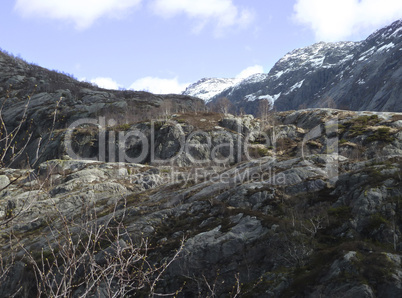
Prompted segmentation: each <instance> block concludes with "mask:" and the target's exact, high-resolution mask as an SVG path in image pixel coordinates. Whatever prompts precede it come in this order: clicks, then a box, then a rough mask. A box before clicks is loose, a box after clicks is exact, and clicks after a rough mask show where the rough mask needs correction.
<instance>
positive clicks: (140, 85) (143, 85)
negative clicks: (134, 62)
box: [129, 77, 189, 94]
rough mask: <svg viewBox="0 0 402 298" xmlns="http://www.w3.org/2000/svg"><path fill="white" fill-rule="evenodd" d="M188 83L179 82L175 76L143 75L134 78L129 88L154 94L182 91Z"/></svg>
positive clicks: (178, 92)
mask: <svg viewBox="0 0 402 298" xmlns="http://www.w3.org/2000/svg"><path fill="white" fill-rule="evenodd" d="M188 85H189V84H188V83H187V84H182V83H179V81H178V79H177V77H176V78H173V79H161V78H156V77H144V78H141V79H138V80H136V81H135V82H134V83H133V84H131V86H130V87H129V89H133V90H137V91H138V90H139V91H141V90H144V91H148V92H152V93H155V94H169V93H175V94H180V93H182V92H183V91H184V90H185V89H186V87H187V86H188Z"/></svg>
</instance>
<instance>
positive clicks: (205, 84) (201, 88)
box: [183, 78, 242, 102]
mask: <svg viewBox="0 0 402 298" xmlns="http://www.w3.org/2000/svg"><path fill="white" fill-rule="evenodd" d="M240 81H242V80H241V79H218V78H204V79H201V80H199V81H198V82H196V83H194V84H191V85H190V86H188V87H187V88H186V90H185V91H184V92H183V95H190V96H194V97H198V98H201V99H203V100H204V101H205V102H209V101H210V99H211V98H213V97H215V96H216V95H218V94H220V93H222V92H223V91H224V90H226V89H228V88H230V87H233V86H234V85H236V84H237V83H239V82H240Z"/></svg>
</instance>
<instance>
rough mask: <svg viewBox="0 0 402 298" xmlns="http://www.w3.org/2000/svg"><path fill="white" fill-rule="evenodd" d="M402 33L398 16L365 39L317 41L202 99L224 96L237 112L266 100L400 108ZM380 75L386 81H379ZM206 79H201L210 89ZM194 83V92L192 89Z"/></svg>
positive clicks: (280, 106)
mask: <svg viewBox="0 0 402 298" xmlns="http://www.w3.org/2000/svg"><path fill="white" fill-rule="evenodd" d="M401 36H402V20H398V21H395V22H393V23H392V24H391V25H389V26H386V27H384V28H381V29H379V30H377V31H375V32H374V33H372V34H371V35H370V36H368V37H367V38H366V39H365V40H363V41H359V42H335V43H333V42H332V43H326V42H319V43H315V44H313V45H310V46H308V47H304V48H300V49H295V50H293V51H291V52H289V53H287V54H286V55H285V56H284V57H282V58H281V59H280V60H279V61H278V62H277V63H276V64H275V65H274V66H273V67H272V69H271V70H270V71H269V72H268V73H267V74H257V75H256V76H259V79H257V80H250V78H251V77H249V78H246V79H244V80H242V81H240V82H237V84H233V85H232V86H231V87H225V88H223V91H222V92H221V93H219V94H215V95H214V96H213V97H210V98H206V100H207V103H211V104H212V103H214V102H216V101H217V100H218V99H219V98H221V97H227V98H228V99H229V100H230V101H231V102H232V103H233V105H234V106H235V107H236V109H237V112H238V111H239V110H240V109H243V110H245V112H246V113H252V114H254V115H255V114H257V111H258V102H259V101H261V100H264V99H268V100H270V101H271V103H272V104H274V107H275V108H276V110H279V111H284V110H292V109H298V108H320V107H333V108H343V109H350V110H373V111H402V103H401V102H400V100H399V99H400V96H399V94H402V89H401V88H402V87H401V86H402V82H401V77H402V65H401V62H400V61H401V60H402V59H401V45H402V38H401ZM383 77H384V78H387V80H383V82H381V78H383ZM220 80H222V79H220ZM199 82H200V81H199ZM206 82H208V80H207V81H203V82H202V83H203V85H204V87H205V88H208V87H209V86H208V84H206ZM195 88H197V92H193V91H194V90H195ZM366 88H367V90H366ZM202 92H205V94H207V92H206V90H203V89H202V86H201V85H200V84H198V86H197V83H195V84H193V85H191V86H190V87H189V88H187V90H186V91H185V94H187V95H193V96H198V94H200V93H202ZM203 99H204V100H205V97H204V98H203Z"/></svg>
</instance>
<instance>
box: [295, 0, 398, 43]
mask: <svg viewBox="0 0 402 298" xmlns="http://www.w3.org/2000/svg"><path fill="white" fill-rule="evenodd" d="M294 12H295V14H294V19H295V20H296V21H297V22H300V23H302V24H305V25H307V26H309V27H310V28H311V29H312V30H313V31H314V33H315V36H316V39H317V40H319V41H321V40H323V41H340V40H346V39H348V38H349V37H352V36H353V35H361V34H367V33H368V32H371V31H374V30H375V29H378V28H379V27H382V26H385V25H388V24H390V23H391V22H393V21H395V20H397V19H400V18H402V1H401V0H381V1H379V0H297V1H296V4H295V5H294Z"/></svg>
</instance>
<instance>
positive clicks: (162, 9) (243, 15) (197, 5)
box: [152, 0, 254, 35]
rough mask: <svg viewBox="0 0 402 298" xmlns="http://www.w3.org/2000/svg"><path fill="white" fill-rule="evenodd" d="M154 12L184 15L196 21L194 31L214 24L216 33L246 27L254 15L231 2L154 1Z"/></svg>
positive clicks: (206, 0)
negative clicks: (210, 23) (235, 27)
mask: <svg viewBox="0 0 402 298" xmlns="http://www.w3.org/2000/svg"><path fill="white" fill-rule="evenodd" d="M152 8H153V10H154V12H155V13H156V14H158V15H160V16H163V17H174V16H176V15H180V14H184V15H186V16H187V17H189V18H191V19H196V20H198V23H197V25H196V26H195V27H194V31H197V32H198V31H201V30H202V29H203V28H204V27H205V25H206V24H207V23H209V22H213V23H215V24H216V33H217V34H218V35H220V34H221V33H222V30H223V29H225V28H228V27H232V26H242V27H244V26H247V25H248V24H249V23H251V22H252V20H253V18H254V15H253V13H252V12H251V11H250V10H248V9H240V8H238V7H237V6H235V5H234V4H233V1H232V0H200V1H194V0H155V1H154V2H153V3H152Z"/></svg>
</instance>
